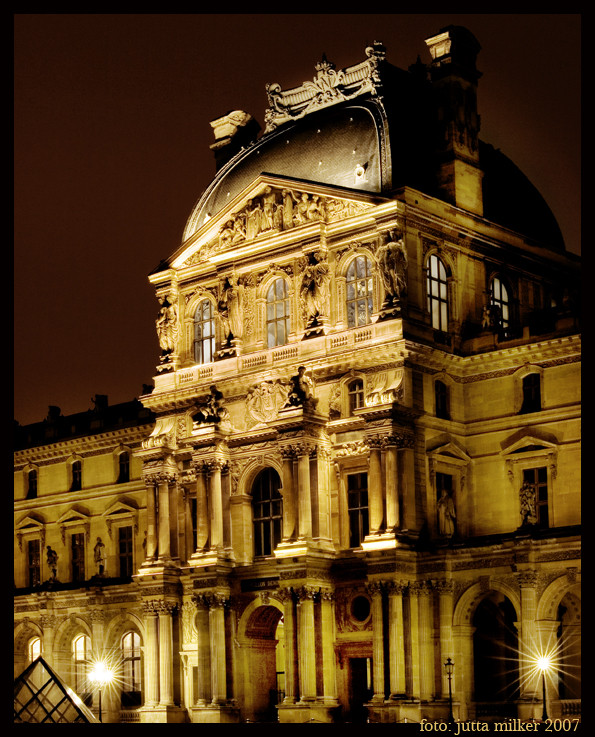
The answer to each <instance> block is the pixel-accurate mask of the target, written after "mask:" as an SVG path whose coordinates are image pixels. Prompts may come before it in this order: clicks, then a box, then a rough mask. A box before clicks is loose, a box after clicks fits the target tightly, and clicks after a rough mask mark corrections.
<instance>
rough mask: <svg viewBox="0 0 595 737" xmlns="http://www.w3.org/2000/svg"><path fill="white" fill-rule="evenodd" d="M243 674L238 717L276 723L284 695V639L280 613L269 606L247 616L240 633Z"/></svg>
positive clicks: (253, 611) (259, 608) (258, 607)
mask: <svg viewBox="0 0 595 737" xmlns="http://www.w3.org/2000/svg"><path fill="white" fill-rule="evenodd" d="M239 641H240V643H241V646H242V647H241V655H240V656H239V657H240V658H241V659H242V661H243V662H242V664H241V672H242V675H243V694H244V696H243V699H242V701H243V704H242V718H243V719H244V720H248V721H250V722H276V721H277V704H279V703H280V702H281V701H283V697H284V696H285V647H284V643H285V636H284V630H283V612H282V611H281V610H280V609H279V608H277V607H276V606H272V605H261V606H256V607H254V608H253V609H252V611H250V612H248V613H247V618H246V621H245V629H244V631H243V633H241V634H240V639H239Z"/></svg>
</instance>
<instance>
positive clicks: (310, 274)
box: [300, 253, 329, 328]
mask: <svg viewBox="0 0 595 737" xmlns="http://www.w3.org/2000/svg"><path fill="white" fill-rule="evenodd" d="M328 279H329V266H328V262H327V261H326V259H325V258H324V255H323V254H322V253H311V254H310V256H309V258H308V263H307V265H306V268H305V269H304V273H303V274H302V286H301V290H300V302H301V305H302V310H303V314H304V319H305V322H306V327H307V328H309V327H317V326H319V325H320V318H321V316H322V314H323V313H324V308H325V305H326V303H327V292H328V290H327V282H328Z"/></svg>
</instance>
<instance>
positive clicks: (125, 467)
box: [118, 450, 130, 484]
mask: <svg viewBox="0 0 595 737" xmlns="http://www.w3.org/2000/svg"><path fill="white" fill-rule="evenodd" d="M127 481H130V454H129V453H128V451H127V450H125V451H123V452H122V453H120V455H119V456H118V483H119V484H125V483H126V482H127Z"/></svg>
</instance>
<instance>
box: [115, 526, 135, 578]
mask: <svg viewBox="0 0 595 737" xmlns="http://www.w3.org/2000/svg"><path fill="white" fill-rule="evenodd" d="M118 560H119V571H120V577H122V578H124V577H129V576H132V567H133V541H132V527H130V526H127V527H119V528H118Z"/></svg>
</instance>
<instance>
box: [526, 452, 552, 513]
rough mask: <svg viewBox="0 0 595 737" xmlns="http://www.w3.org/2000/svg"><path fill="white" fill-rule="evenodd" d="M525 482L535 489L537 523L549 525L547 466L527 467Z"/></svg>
mask: <svg viewBox="0 0 595 737" xmlns="http://www.w3.org/2000/svg"><path fill="white" fill-rule="evenodd" d="M523 483H524V484H528V485H529V486H530V487H531V488H532V489H533V494H534V499H535V517H536V522H535V524H536V525H537V526H538V527H549V510H548V498H547V467H546V466H541V467H540V468H525V469H524V471H523Z"/></svg>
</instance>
